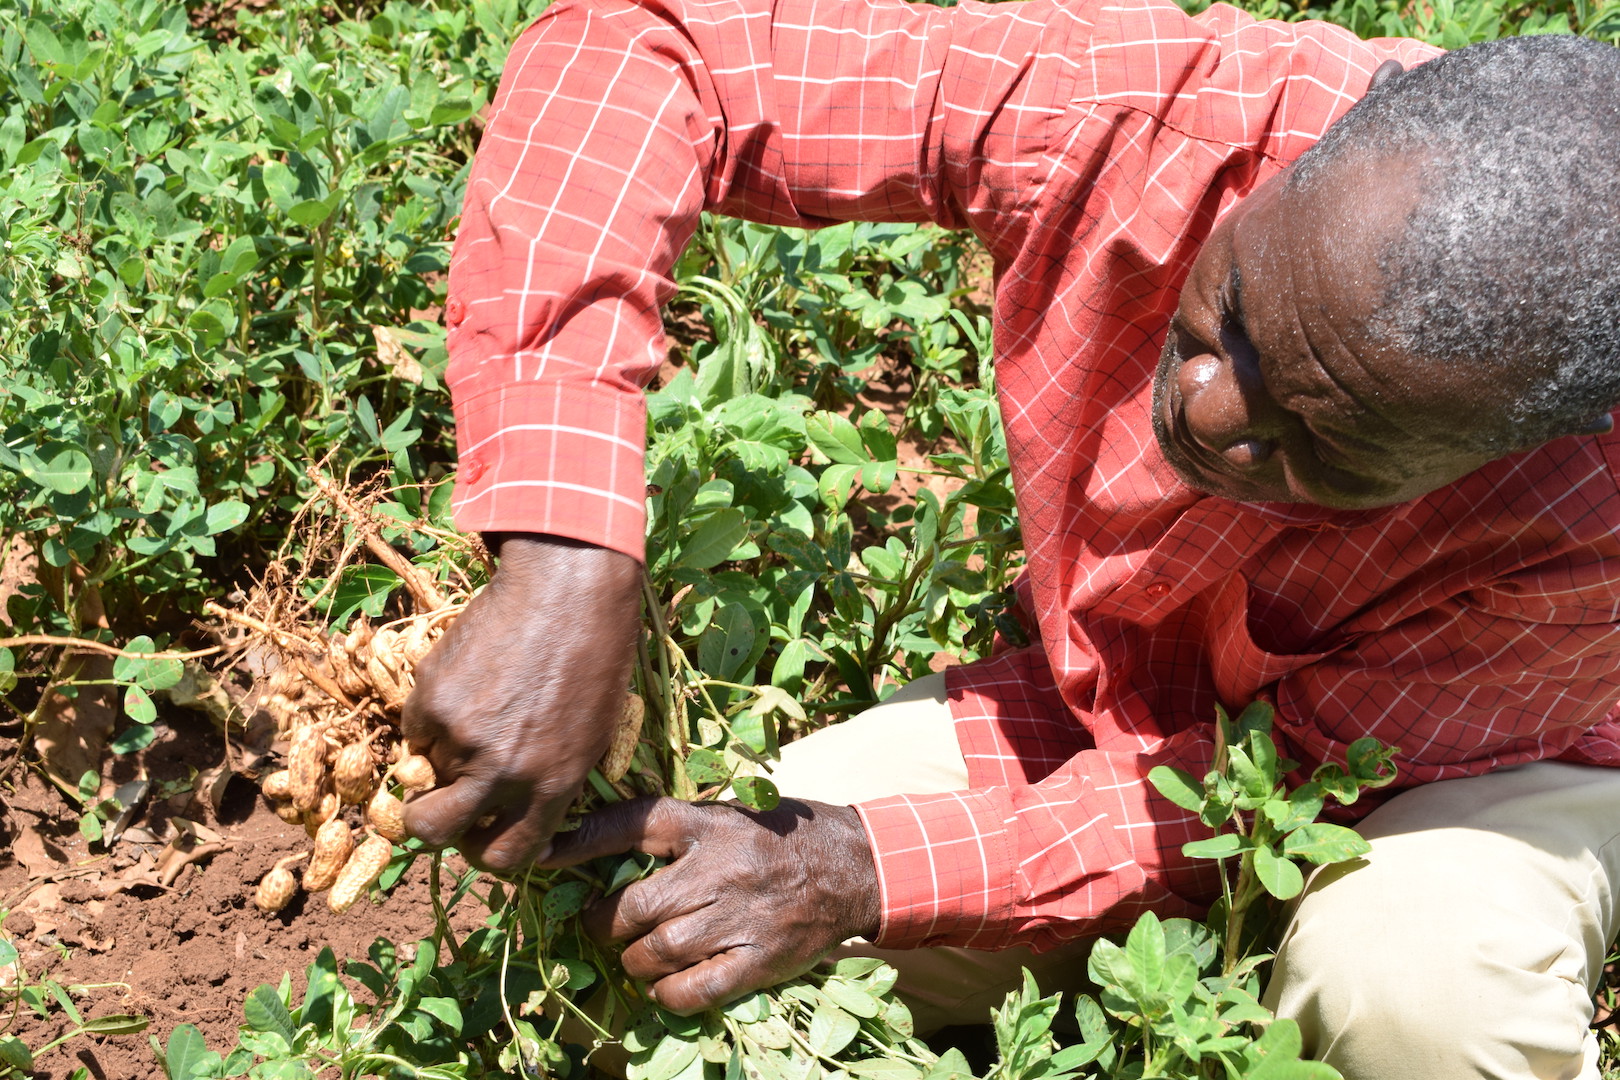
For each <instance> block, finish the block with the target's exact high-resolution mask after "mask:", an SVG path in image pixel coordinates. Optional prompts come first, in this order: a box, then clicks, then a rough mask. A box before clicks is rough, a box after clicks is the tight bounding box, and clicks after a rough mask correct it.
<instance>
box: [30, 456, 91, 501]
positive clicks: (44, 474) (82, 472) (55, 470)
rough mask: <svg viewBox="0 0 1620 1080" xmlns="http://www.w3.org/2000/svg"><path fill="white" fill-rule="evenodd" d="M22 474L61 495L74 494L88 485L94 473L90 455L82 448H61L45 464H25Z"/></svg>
mask: <svg viewBox="0 0 1620 1080" xmlns="http://www.w3.org/2000/svg"><path fill="white" fill-rule="evenodd" d="M23 472H24V474H25V475H26V476H27V477H28V478H29V479H30V480H32V481H34V482H35V483H37V484H39V485H41V486H42V487H47V488H50V489H51V490H52V491H55V492H57V493H59V494H62V495H76V494H78V493H79V492H81V491H83V490H84V489H85V488H87V487H89V486H90V481H91V479H92V478H93V476H94V474H93V472H92V471H91V468H90V457H89V455H88V454H86V453H85V452H84V451H82V450H63V451H62V452H61V453H59V454H57V455H56V456H55V457H53V458H51V460H50V462H49V463H48V464H45V465H33V466H30V465H27V464H25V465H24V467H23Z"/></svg>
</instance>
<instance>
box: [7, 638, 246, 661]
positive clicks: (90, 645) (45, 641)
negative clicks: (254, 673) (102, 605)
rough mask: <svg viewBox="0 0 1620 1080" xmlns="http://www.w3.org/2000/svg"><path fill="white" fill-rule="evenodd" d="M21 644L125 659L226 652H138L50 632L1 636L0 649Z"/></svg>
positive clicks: (184, 657) (215, 649)
mask: <svg viewBox="0 0 1620 1080" xmlns="http://www.w3.org/2000/svg"><path fill="white" fill-rule="evenodd" d="M19 645H51V646H55V647H57V648H62V649H90V650H92V651H94V652H99V653H102V654H104V655H106V656H116V657H120V658H122V659H125V660H197V659H200V658H202V657H204V656H213V655H214V654H215V653H221V652H224V651H225V649H224V646H221V645H211V646H209V647H208V648H206V649H197V650H194V651H193V652H154V653H137V652H129V651H127V650H125V649H120V648H118V646H116V645H108V644H107V643H106V642H104V641H91V640H90V639H89V638H80V637H53V636H52V635H50V634H23V635H22V636H21V637H8V638H0V649H12V648H16V647H17V646H19Z"/></svg>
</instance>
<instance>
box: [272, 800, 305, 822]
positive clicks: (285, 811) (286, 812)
mask: <svg viewBox="0 0 1620 1080" xmlns="http://www.w3.org/2000/svg"><path fill="white" fill-rule="evenodd" d="M276 817H278V818H280V819H281V820H282V821H285V822H286V823H287V824H289V825H302V824H303V823H304V812H303V811H302V810H300V809H298V807H296V806H294V805H293V804H292V803H290V802H278V803H276Z"/></svg>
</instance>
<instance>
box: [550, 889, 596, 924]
mask: <svg viewBox="0 0 1620 1080" xmlns="http://www.w3.org/2000/svg"><path fill="white" fill-rule="evenodd" d="M590 895H591V887H590V885H588V884H587V883H585V882H583V881H565V882H563V883H562V884H560V885H553V886H552V887H551V888H550V889H547V890H546V895H545V897H544V898H543V899H541V901H540V910H541V912H543V913H544V914H545V916H546V918H548V919H566V918H569V917H570V916H573V915H577V914H578V913H579V912H580V911H581V910H582V909H583V908H584V907H585V901H586V900H587V899H589V898H590Z"/></svg>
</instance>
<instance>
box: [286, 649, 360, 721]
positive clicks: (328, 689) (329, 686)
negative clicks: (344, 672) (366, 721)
mask: <svg viewBox="0 0 1620 1080" xmlns="http://www.w3.org/2000/svg"><path fill="white" fill-rule="evenodd" d="M295 662H296V663H297V665H298V674H300V675H302V676H303V677H304V678H306V679H308V680H309V681H310V682H312V683H314V684H315V685H316V686H318V687H320V689H321V692H322V693H324V694H325V695H326V696H327V697H329V698H331V699H332V700H333V701H335V702H337V703H338V704H340V705H342V706H343V707H344V708H345V709H348V710H350V715H353V714H354V713H356V712H359V710H360V706H359V705H356V704H355V703H354V702H353V701H351V700H349V695H348V694H345V693H344V692H343V688H342V687H341V686H339V685H338V684H337V683H335V682H333V681H332V680H331V679H328V678H327V677H326V676H325V675H322V674H321V673H320V672H319V671H317V670H316V669H315V668H313V667H311V666H310V665H309V664H306V663H304V662H303V661H302V660H299V661H295ZM344 719H348V717H345V718H344Z"/></svg>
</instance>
